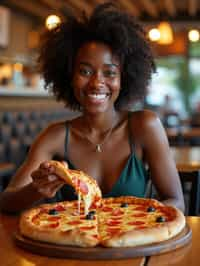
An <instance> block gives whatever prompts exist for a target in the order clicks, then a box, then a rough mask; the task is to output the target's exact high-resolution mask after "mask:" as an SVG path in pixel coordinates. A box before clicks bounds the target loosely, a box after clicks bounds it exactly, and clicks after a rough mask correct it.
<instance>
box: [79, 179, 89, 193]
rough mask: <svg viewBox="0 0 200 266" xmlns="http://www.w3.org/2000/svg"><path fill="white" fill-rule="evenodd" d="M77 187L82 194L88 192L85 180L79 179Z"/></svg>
mask: <svg viewBox="0 0 200 266" xmlns="http://www.w3.org/2000/svg"><path fill="white" fill-rule="evenodd" d="M79 188H80V191H81V192H82V193H83V194H85V195H86V194H88V192H89V189H88V186H87V184H86V183H85V182H83V181H81V180H80V182H79Z"/></svg>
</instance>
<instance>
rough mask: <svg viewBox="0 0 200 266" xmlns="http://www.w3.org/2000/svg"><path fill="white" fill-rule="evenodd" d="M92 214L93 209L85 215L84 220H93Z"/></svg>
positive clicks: (93, 213)
mask: <svg viewBox="0 0 200 266" xmlns="http://www.w3.org/2000/svg"><path fill="white" fill-rule="evenodd" d="M94 215H95V212H94V211H90V212H89V213H88V214H87V215H86V216H85V219H86V220H94Z"/></svg>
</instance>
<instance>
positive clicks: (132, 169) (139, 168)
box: [51, 123, 147, 201]
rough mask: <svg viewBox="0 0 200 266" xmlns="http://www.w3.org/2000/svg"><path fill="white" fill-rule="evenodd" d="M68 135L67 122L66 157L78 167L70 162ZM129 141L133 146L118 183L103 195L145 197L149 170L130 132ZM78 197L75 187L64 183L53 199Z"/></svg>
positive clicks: (70, 164) (72, 167)
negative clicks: (138, 152) (138, 156)
mask: <svg viewBox="0 0 200 266" xmlns="http://www.w3.org/2000/svg"><path fill="white" fill-rule="evenodd" d="M68 135H69V127H68V124H67V123H66V138H65V157H64V159H65V160H66V161H67V162H68V164H69V168H71V169H76V167H75V166H74V165H73V164H72V163H71V162H70V160H69V159H68V156H67V148H68ZM129 141H130V147H131V154H130V156H129V158H128V161H127V163H126V165H125V167H124V169H123V171H122V173H121V175H120V176H119V177H118V179H117V181H116V183H115V184H114V186H113V187H112V190H111V191H110V192H109V193H108V194H105V195H103V197H119V196H136V197H145V192H146V185H147V171H146V170H145V168H144V165H143V163H142V161H141V160H140V159H139V158H137V156H136V154H135V152H134V145H133V143H132V141H131V138H130V134H129ZM74 199H77V196H76V194H75V191H74V189H73V188H72V187H71V186H69V185H64V186H63V187H62V188H61V190H60V191H58V193H57V194H56V197H55V199H54V200H53V199H52V200H51V201H63V200H74Z"/></svg>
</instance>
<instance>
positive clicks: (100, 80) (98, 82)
mask: <svg viewBox="0 0 200 266" xmlns="http://www.w3.org/2000/svg"><path fill="white" fill-rule="evenodd" d="M90 83H91V85H92V86H93V87H99V86H102V85H104V83H105V79H104V76H103V74H102V73H100V72H97V73H94V74H93V75H92V77H91V80H90Z"/></svg>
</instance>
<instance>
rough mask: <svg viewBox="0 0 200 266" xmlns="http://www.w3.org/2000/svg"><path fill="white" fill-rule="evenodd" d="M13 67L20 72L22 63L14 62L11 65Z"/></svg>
mask: <svg viewBox="0 0 200 266" xmlns="http://www.w3.org/2000/svg"><path fill="white" fill-rule="evenodd" d="M13 68H14V70H15V71H17V72H22V71H23V65H22V64H21V63H16V64H14V65H13Z"/></svg>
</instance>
